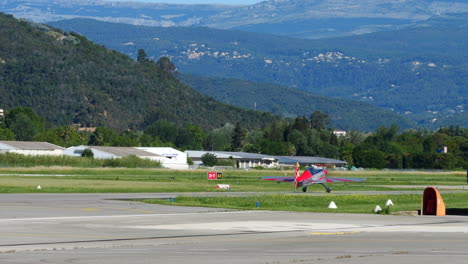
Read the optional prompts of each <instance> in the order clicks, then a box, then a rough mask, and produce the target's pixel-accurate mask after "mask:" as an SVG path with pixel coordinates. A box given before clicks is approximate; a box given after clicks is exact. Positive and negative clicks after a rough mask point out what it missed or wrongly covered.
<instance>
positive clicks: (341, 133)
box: [333, 130, 347, 137]
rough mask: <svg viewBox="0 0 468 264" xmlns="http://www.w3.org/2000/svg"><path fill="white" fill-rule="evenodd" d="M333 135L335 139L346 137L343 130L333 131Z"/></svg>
mask: <svg viewBox="0 0 468 264" xmlns="http://www.w3.org/2000/svg"><path fill="white" fill-rule="evenodd" d="M333 134H335V136H337V137H346V134H347V133H346V131H344V130H333Z"/></svg>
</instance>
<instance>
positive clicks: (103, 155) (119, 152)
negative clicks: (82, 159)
mask: <svg viewBox="0 0 468 264" xmlns="http://www.w3.org/2000/svg"><path fill="white" fill-rule="evenodd" d="M85 149H90V150H91V151H92V152H93V154H94V158H95V159H116V158H123V157H127V156H132V155H133V156H137V157H139V158H142V159H149V160H154V161H159V162H160V163H161V165H162V166H163V167H165V168H168V169H188V164H187V155H186V154H185V153H183V152H180V151H178V150H176V149H173V148H151V147H139V148H135V147H102V146H77V147H69V148H67V149H66V150H65V151H64V155H67V156H81V154H82V153H83V151H84V150H85Z"/></svg>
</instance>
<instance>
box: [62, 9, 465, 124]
mask: <svg viewBox="0 0 468 264" xmlns="http://www.w3.org/2000/svg"><path fill="white" fill-rule="evenodd" d="M53 25H55V26H57V27H60V28H63V29H65V30H71V31H76V32H79V33H81V34H83V35H85V36H88V37H89V38H91V39H93V40H94V41H96V42H98V43H101V44H103V45H105V46H106V47H109V48H112V49H115V50H119V51H122V52H124V53H126V54H129V55H130V56H136V51H137V50H138V49H145V50H146V52H147V53H148V54H149V56H151V57H152V58H153V59H155V60H157V59H158V58H159V57H160V56H168V57H170V58H171V59H172V60H173V61H174V62H175V64H176V65H177V67H178V69H179V70H180V71H181V72H184V73H189V74H193V75H200V76H216V77H226V78H236V79H244V80H251V81H255V82H260V83H276V84H280V85H286V86H290V87H294V88H298V89H300V90H303V91H306V92H309V93H312V94H318V95H322V96H327V97H330V96H331V97H339V98H346V99H353V100H359V101H365V102H370V103H373V104H375V105H377V106H380V107H384V108H387V109H391V110H392V111H394V112H396V113H399V114H402V115H405V116H407V117H408V118H410V119H412V120H414V121H416V122H418V123H419V124H422V125H424V126H426V127H428V128H437V127H439V125H440V124H439V123H438V122H439V120H441V119H446V118H447V116H451V115H454V114H456V113H461V112H462V111H464V109H465V108H466V105H467V98H468V96H467V94H466V87H468V78H466V76H467V75H468V66H467V61H468V60H467V58H468V42H467V41H466V38H467V36H468V13H466V14H460V15H451V16H439V17H434V18H432V19H430V20H428V21H425V22H421V23H420V24H417V25H415V26H413V27H411V28H408V29H404V30H399V31H393V32H378V33H372V34H366V35H361V36H351V37H343V38H335V39H323V40H300V39H291V38H285V37H278V36H272V35H265V34H257V33H249V32H240V31H229V30H215V29H208V28H182V27H175V28H156V27H144V26H130V25H125V24H112V23H104V22H98V21H95V20H83V19H74V20H67V21H60V22H56V23H53ZM466 123H468V121H462V123H454V125H465V124H466Z"/></svg>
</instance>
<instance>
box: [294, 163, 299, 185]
mask: <svg viewBox="0 0 468 264" xmlns="http://www.w3.org/2000/svg"><path fill="white" fill-rule="evenodd" d="M294 170H295V172H294V187H295V188H298V187H299V182H297V178H299V176H300V172H299V162H296V166H294Z"/></svg>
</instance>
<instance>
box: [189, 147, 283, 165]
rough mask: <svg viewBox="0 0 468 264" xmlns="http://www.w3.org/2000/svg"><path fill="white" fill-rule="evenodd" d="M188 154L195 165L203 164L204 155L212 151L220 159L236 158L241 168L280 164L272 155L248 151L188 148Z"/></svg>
mask: <svg viewBox="0 0 468 264" xmlns="http://www.w3.org/2000/svg"><path fill="white" fill-rule="evenodd" d="M185 153H187V156H188V157H189V158H191V159H192V160H193V162H194V163H195V165H201V164H202V156H203V155H205V154H206V153H211V154H213V155H215V156H216V158H218V159H219V160H234V161H235V163H236V166H237V167H238V168H240V169H248V168H254V167H264V168H274V167H277V166H278V158H276V157H274V156H270V155H264V154H256V153H247V152H230V151H199V150H186V151H185Z"/></svg>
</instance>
